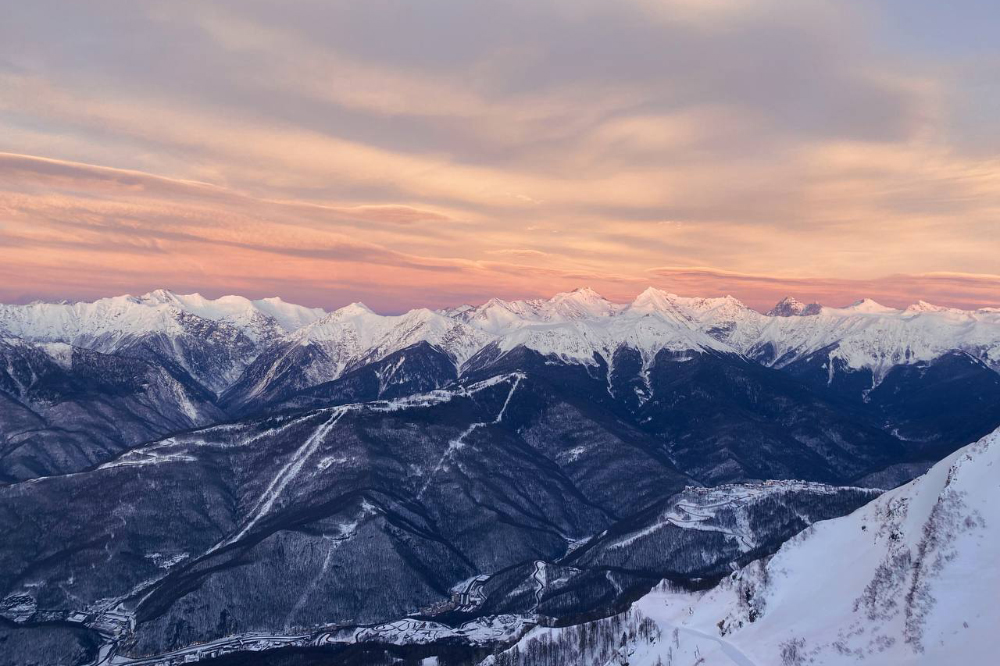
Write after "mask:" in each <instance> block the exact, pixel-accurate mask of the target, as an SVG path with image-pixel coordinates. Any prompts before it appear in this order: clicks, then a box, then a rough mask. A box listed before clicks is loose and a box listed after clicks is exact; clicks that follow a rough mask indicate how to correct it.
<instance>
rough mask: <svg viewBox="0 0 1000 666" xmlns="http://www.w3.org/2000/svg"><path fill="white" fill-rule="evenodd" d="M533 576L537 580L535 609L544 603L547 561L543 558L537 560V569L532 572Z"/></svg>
mask: <svg viewBox="0 0 1000 666" xmlns="http://www.w3.org/2000/svg"><path fill="white" fill-rule="evenodd" d="M531 578H532V579H533V580H534V581H535V611H536V612H537V611H538V607H539V606H540V605H541V604H542V594H543V593H544V592H545V563H544V562H542V561H541V560H537V561H536V562H535V570H534V571H533V572H531Z"/></svg>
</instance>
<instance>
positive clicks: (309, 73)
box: [0, 0, 1000, 311]
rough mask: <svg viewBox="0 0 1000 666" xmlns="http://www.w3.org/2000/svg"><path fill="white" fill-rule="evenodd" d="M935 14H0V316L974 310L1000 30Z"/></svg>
mask: <svg viewBox="0 0 1000 666" xmlns="http://www.w3.org/2000/svg"><path fill="white" fill-rule="evenodd" d="M960 4H961V7H960V8H957V7H954V6H951V5H948V6H943V5H941V4H940V3H933V2H928V0H910V1H909V2H903V1H902V0H864V1H862V0H842V1H840V2H833V1H832V0H797V1H796V2H781V1H775V0H759V1H758V0H755V1H749V0H713V1H707V2H692V1H691V0H660V1H657V2H648V1H647V0H626V1H625V2H601V1H592V0H580V1H579V2H569V3H567V2H564V1H557V0H535V1H532V2H485V3H468V2H461V1H458V0H440V1H437V2H433V3H412V2H399V1H397V0H390V1H388V2H375V3H293V4H292V5H288V4H286V3H281V4H278V5H276V4H273V3H256V2H250V3H246V2H233V1H232V0H219V1H217V2H212V3H195V4H188V3H161V2H154V3H114V4H107V5H105V4H102V3H65V2H53V0H37V1H35V2H30V3H23V2H22V3H12V4H11V6H10V7H9V8H7V9H8V11H7V12H6V15H5V17H4V18H5V20H4V21H3V22H2V23H0V90H3V91H4V95H2V96H0V97H2V99H0V136H2V137H3V141H2V145H0V301H5V302H11V301H15V300H16V301H18V302H23V301H31V300H36V299H56V298H63V297H67V298H71V299H92V298H94V297H97V296H100V295H107V294H114V293H124V292H133V293H134V292H140V293H141V292H142V291H149V290H150V289H152V288H155V287H158V286H163V285H166V286H170V287H171V288H172V289H174V290H175V291H178V292H185V291H203V292H205V293H212V294H220V293H226V292H237V293H246V294H252V295H262V294H269V293H279V294H283V295H285V296H286V297H287V298H289V300H293V301H296V302H300V303H306V304H312V305H323V306H327V307H332V306H334V305H335V304H337V303H341V302H348V301H349V300H363V301H364V302H366V303H369V304H370V305H371V306H372V307H373V308H376V309H379V310H383V311H400V310H405V309H408V308H409V307H412V306H413V305H416V304H427V305H428V306H430V307H444V306H448V305H453V304H456V303H462V302H468V301H476V300H478V299H480V298H482V297H483V296H484V295H493V294H496V295H498V296H500V297H503V298H507V299H516V298H530V297H536V296H541V295H543V294H545V293H551V292H557V291H563V290H566V289H569V288H572V287H573V286H576V285H578V284H590V285H592V286H593V287H594V288H595V289H597V290H598V291H601V292H602V293H604V294H606V295H607V296H608V297H609V298H613V299H621V298H625V297H626V296H627V295H628V294H629V293H634V292H635V291H636V290H637V288H638V287H639V286H640V285H646V284H652V285H655V286H657V287H661V288H665V289H668V290H670V291H674V292H677V293H682V294H698V295H701V296H720V295H724V294H726V293H731V294H732V295H733V296H734V297H736V298H739V299H740V300H741V301H743V302H744V303H747V304H748V305H751V306H752V307H755V308H765V307H769V304H770V303H773V302H775V301H776V300H778V299H779V298H780V297H782V296H784V295H785V294H794V295H796V297H797V298H799V299H800V300H815V301H818V302H821V303H823V302H827V303H848V302H852V301H853V300H856V299H857V298H861V297H864V296H868V297H870V298H873V299H875V300H877V301H879V302H883V303H886V304H889V305H893V306H900V305H903V304H905V303H908V302H914V301H916V300H919V299H923V300H926V301H929V302H932V303H939V304H941V305H943V306H948V307H961V308H964V309H975V308H978V307H984V306H987V307H989V306H1000V295H998V294H1000V228H998V227H1000V225H998V219H1000V113H998V112H997V111H998V109H1000V107H998V102H1000V94H998V91H1000V87H998V80H997V75H996V63H997V62H1000V41H998V40H996V39H995V36H994V35H993V33H994V32H995V29H993V28H994V27H995V26H996V25H997V24H998V22H1000V4H997V3H984V2H981V1H980V0H977V1H976V2H971V3H960ZM54 17H58V19H56V18H54ZM181 46H182V47H181Z"/></svg>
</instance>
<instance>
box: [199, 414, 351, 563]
mask: <svg viewBox="0 0 1000 666" xmlns="http://www.w3.org/2000/svg"><path fill="white" fill-rule="evenodd" d="M345 411H346V410H343V409H338V410H337V411H336V412H335V413H334V415H333V416H331V417H330V419H329V420H328V421H327V422H326V423H324V424H323V425H321V426H320V427H318V428H316V431H315V432H314V433H313V434H312V435H310V437H309V438H308V439H306V441H305V443H303V444H302V446H300V447H299V448H298V450H296V451H295V453H294V454H292V457H291V460H289V461H288V463H287V464H285V466H284V467H282V468H281V469H280V470H279V471H278V473H277V474H276V475H275V476H274V478H273V479H271V483H269V484H268V486H267V488H266V489H264V493H263V494H262V495H261V496H260V497H259V498H258V499H257V504H256V505H255V506H254V509H253V510H252V511H251V512H250V516H251V517H250V520H249V521H248V522H247V524H246V525H244V526H243V529H241V530H240V531H239V532H238V533H237V534H236V535H235V536H232V537H230V538H228V539H225V540H223V541H221V542H219V543H218V544H216V545H215V546H214V547H213V548H212V549H211V550H210V551H208V552H212V551H214V550H216V549H218V548H219V547H221V546H223V545H229V544H231V543H235V542H236V541H239V540H240V539H242V538H243V537H244V536H246V534H247V532H249V531H250V529H251V528H253V526H254V525H256V524H257V522H258V521H259V520H260V519H261V518H263V517H264V516H265V515H266V514H267V512H268V511H270V510H271V507H272V506H274V503H275V502H276V501H277V499H278V498H279V497H280V496H281V493H282V491H284V489H285V487H286V486H288V484H289V482H291V480H292V479H294V478H295V477H296V476H298V474H299V472H300V471H301V470H302V465H304V464H305V462H306V460H307V459H308V458H309V456H311V455H312V454H313V453H315V452H316V449H317V448H319V445H320V443H321V442H322V441H323V438H325V437H326V434H327V433H328V432H330V429H331V428H333V426H334V425H336V423H337V421H339V420H340V417H342V416H343V415H344V413H345Z"/></svg>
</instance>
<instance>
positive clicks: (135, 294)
mask: <svg viewBox="0 0 1000 666" xmlns="http://www.w3.org/2000/svg"><path fill="white" fill-rule="evenodd" d="M647 288H654V289H658V290H660V291H663V292H664V293H667V294H672V295H674V296H677V297H680V298H705V299H717V298H726V297H731V298H734V299H735V300H737V301H739V302H740V303H741V304H742V305H744V306H745V307H747V308H750V309H752V310H756V311H757V312H759V313H761V314H766V313H767V312H768V311H769V310H771V309H772V308H773V307H775V306H776V305H778V304H780V303H781V302H782V301H783V300H785V299H786V298H791V299H794V300H795V301H798V302H799V303H802V304H803V305H811V304H818V305H820V306H823V307H826V308H831V309H844V308H848V307H851V306H852V305H857V304H858V303H861V302H862V301H864V300H871V301H874V302H875V303H877V304H879V305H882V306H885V307H889V308H892V309H896V310H905V309H906V308H907V307H909V306H912V305H916V304H918V303H920V302H924V303H928V304H930V305H933V306H937V307H942V308H952V309H958V310H964V311H969V312H974V311H976V310H982V309H991V308H997V307H1000V301H997V302H993V303H989V302H986V303H983V304H982V305H973V306H972V307H969V306H960V305H952V304H949V303H946V302H941V301H939V300H934V299H930V298H922V297H917V298H913V299H912V300H908V301H907V300H905V299H904V300H896V299H886V298H879V297H875V296H871V295H869V294H859V295H857V296H856V297H855V298H852V299H850V300H847V301H841V300H831V301H826V302H824V301H823V300H820V299H818V298H803V297H801V296H799V295H797V294H794V293H786V294H784V295H783V296H779V297H777V298H775V299H774V300H772V301H770V302H766V303H762V302H756V303H752V302H748V301H747V300H746V299H743V298H740V297H739V296H738V295H737V294H735V293H717V294H711V295H706V294H701V293H681V292H679V291H676V290H672V289H670V288H669V287H666V286H658V285H655V284H648V285H646V286H645V287H640V288H639V289H638V290H637V291H635V292H634V293H633V294H632V295H631V296H617V297H614V296H609V295H607V294H605V293H604V292H602V291H601V290H600V289H597V288H594V287H593V286H591V285H587V284H581V285H579V286H577V287H573V288H570V289H560V290H557V291H552V292H549V293H542V294H537V293H536V294H532V295H527V296H513V297H503V296H499V295H496V294H488V295H484V296H481V297H479V298H478V299H470V300H464V301H461V302H453V303H449V304H445V305H428V304H426V303H420V302H414V303H412V304H411V305H408V306H406V307H401V308H384V307H379V306H373V305H372V304H371V303H369V302H368V300H366V299H364V298H348V299H347V300H346V301H325V302H315V301H311V302H305V301H300V300H296V299H295V298H290V297H287V296H285V295H283V294H277V293H270V294H265V295H258V294H257V293H251V294H250V295H248V294H246V293H241V292H238V291H226V290H224V289H222V290H215V289H212V290H204V289H194V290H187V289H181V290H178V289H171V288H167V287H156V288H153V289H148V290H133V291H125V292H118V293H107V294H99V295H92V296H84V297H73V296H70V297H43V298H28V297H22V298H20V299H13V300H3V299H2V298H0V305H33V304H38V303H42V304H69V305H73V304H76V303H93V302H95V301H98V300H102V299H111V298H121V297H132V298H140V297H142V296H147V295H149V294H152V293H154V292H156V291H160V290H163V291H167V292H170V293H171V294H174V295H176V296H182V297H191V296H200V297H202V298H204V299H206V300H209V301H215V300H218V299H220V298H224V297H227V296H234V297H240V298H245V299H247V300H249V301H259V300H265V299H269V298H277V299H278V300H280V301H282V302H284V303H287V304H289V305H296V306H301V307H306V308H318V309H322V310H325V311H327V312H335V311H336V310H339V309H341V308H344V307H348V306H350V305H352V304H361V305H364V306H365V307H367V308H369V309H370V310H372V311H373V312H375V313H376V314H379V315H384V316H393V315H399V314H404V313H406V312H409V311H411V310H414V309H420V308H429V309H432V310H442V309H447V308H455V307H460V306H463V305H468V306H473V307H476V306H480V305H483V304H485V303H487V302H488V301H490V300H491V299H494V298H499V299H500V300H503V301H508V302H511V301H530V300H542V301H545V300H550V299H552V298H554V297H555V296H558V295H559V294H564V293H572V292H574V291H580V290H585V289H591V290H593V291H594V292H596V293H597V294H598V295H599V296H601V297H602V298H604V299H605V300H607V301H609V302H611V303H613V304H616V305H628V304H629V303H631V302H632V301H634V300H635V298H637V297H638V296H639V295H640V294H641V293H642V292H643V291H645V290H646V289H647ZM616 293H622V292H616Z"/></svg>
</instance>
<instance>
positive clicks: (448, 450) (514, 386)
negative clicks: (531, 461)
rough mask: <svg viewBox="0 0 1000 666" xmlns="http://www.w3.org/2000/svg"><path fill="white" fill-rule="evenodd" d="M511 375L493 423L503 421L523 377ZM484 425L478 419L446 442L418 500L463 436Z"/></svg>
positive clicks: (460, 443)
mask: <svg viewBox="0 0 1000 666" xmlns="http://www.w3.org/2000/svg"><path fill="white" fill-rule="evenodd" d="M513 377H514V383H513V384H512V385H511V387H510V391H509V392H508V393H507V399H506V400H504V402H503V406H502V407H501V408H500V411H499V412H498V413H497V417H496V418H495V419H493V421H492V423H493V424H497V423H500V422H501V421H503V415H504V413H505V412H506V411H507V405H509V404H510V399H511V398H512V397H513V396H514V391H515V390H517V387H518V386H519V385H520V383H521V377H523V375H520V374H515V375H513ZM485 425H489V424H488V423H487V422H485V421H480V422H479V423H473V424H472V425H470V426H469V427H468V428H466V429H465V430H463V431H462V434H460V435H459V436H458V437H456V438H455V439H453V440H451V441H450V442H448V447H447V448H446V449H445V450H444V453H442V454H441V458H440V459H439V460H438V461H437V465H435V466H434V469H433V470H431V473H430V475H429V476H428V477H427V480H426V481H424V485H423V486H422V487H421V488H420V492H418V493H417V499H418V500H419V499H421V498H422V497H423V496H424V493H425V492H427V488H429V487H430V485H431V482H432V481H434V477H435V476H437V474H438V472H440V471H441V469H442V468H443V467H444V465H445V463H447V462H448V460H449V459H450V458H451V457H452V456H453V455H454V454H455V452H456V451H458V450H459V449H461V448H462V447H463V446H465V438H466V437H468V436H469V435H471V434H472V433H473V432H474V431H475V430H476V429H477V428H482V427H483V426H485Z"/></svg>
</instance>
